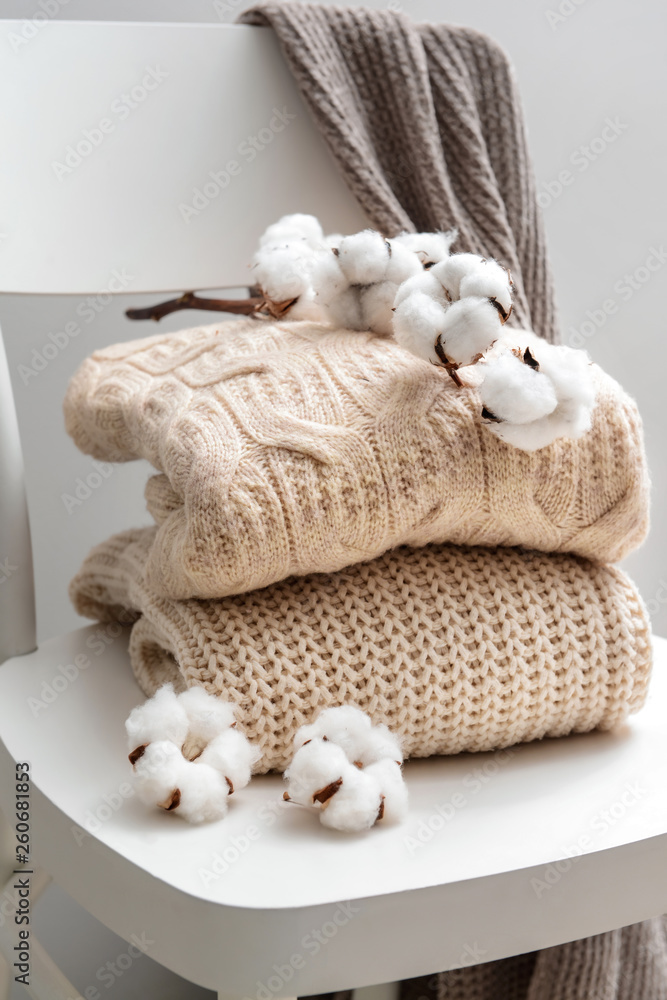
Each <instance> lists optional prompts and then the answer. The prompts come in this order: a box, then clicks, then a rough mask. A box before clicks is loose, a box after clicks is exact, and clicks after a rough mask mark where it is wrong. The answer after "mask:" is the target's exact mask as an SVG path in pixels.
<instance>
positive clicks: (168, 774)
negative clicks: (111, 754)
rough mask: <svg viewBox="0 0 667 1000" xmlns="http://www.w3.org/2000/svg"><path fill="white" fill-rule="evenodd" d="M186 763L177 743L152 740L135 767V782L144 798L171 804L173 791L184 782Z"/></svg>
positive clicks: (146, 800) (148, 801) (143, 800)
mask: <svg viewBox="0 0 667 1000" xmlns="http://www.w3.org/2000/svg"><path fill="white" fill-rule="evenodd" d="M186 763H187V761H185V760H184V758H183V754H182V753H181V750H180V747H178V746H176V744H175V743H172V742H171V741H169V740H155V741H154V742H152V743H149V745H148V746H147V747H146V749H145V750H144V752H143V754H142V755H141V757H139V758H138V760H137V761H136V763H135V764H134V766H133V769H132V784H133V786H134V788H135V791H136V793H137V795H138V797H139V798H140V799H141V801H142V802H143V803H144V804H145V805H148V806H157V805H160V804H162V803H169V801H170V799H171V796H172V793H173V792H174V791H175V790H176V789H177V788H179V787H180V784H181V783H182V779H183V774H184V770H185V767H184V765H185V764H186ZM163 808H165V807H164V806H163Z"/></svg>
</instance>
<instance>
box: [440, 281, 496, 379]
mask: <svg viewBox="0 0 667 1000" xmlns="http://www.w3.org/2000/svg"><path fill="white" fill-rule="evenodd" d="M500 330H501V323H500V318H499V316H498V313H497V312H496V310H495V308H494V307H493V306H492V305H491V303H490V302H489V300H488V299H481V298H474V297H471V298H466V299H461V300H459V301H458V302H453V303H452V305H451V306H450V307H449V309H447V311H446V314H445V318H444V323H443V324H442V325H441V327H440V344H441V345H442V348H443V350H444V353H445V356H446V357H447V358H448V359H449V360H450V361H455V362H456V363H457V364H459V365H469V364H471V363H472V362H473V360H474V358H476V357H477V355H479V354H483V353H484V352H485V351H486V350H488V348H489V347H490V346H491V344H493V342H494V341H495V340H496V338H497V337H498V336H499V335H500Z"/></svg>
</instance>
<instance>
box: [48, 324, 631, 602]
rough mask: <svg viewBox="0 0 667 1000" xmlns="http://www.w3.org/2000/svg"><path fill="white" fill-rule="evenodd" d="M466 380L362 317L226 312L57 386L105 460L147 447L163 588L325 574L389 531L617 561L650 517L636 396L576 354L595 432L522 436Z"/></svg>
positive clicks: (167, 591) (227, 586)
mask: <svg viewBox="0 0 667 1000" xmlns="http://www.w3.org/2000/svg"><path fill="white" fill-rule="evenodd" d="M479 368H480V366H475V367H473V368H467V369H463V370H462V372H463V377H464V379H465V380H466V382H468V383H469V386H468V387H464V388H460V389H459V388H457V387H456V386H455V385H454V383H453V382H452V381H451V379H449V378H448V376H447V374H446V372H444V371H443V370H442V369H440V368H436V367H434V366H432V365H429V364H428V363H427V362H425V361H422V360H420V359H418V358H415V357H413V356H412V355H411V354H408V353H407V352H406V351H404V350H402V349H401V348H400V347H399V346H398V345H397V344H395V343H393V342H392V341H389V340H386V339H384V338H382V337H378V336H376V335H374V334H371V333H356V332H352V331H349V330H336V329H332V328H331V327H327V326H321V325H318V324H315V323H311V322H281V323H276V322H268V321H261V320H259V321H258V320H252V319H241V320H234V321H229V322H221V323H217V324H213V325H210V326H204V327H197V328H194V329H189V330H182V331H180V332H178V333H170V334H158V335H157V336H154V337H149V338H147V339H145V340H138V341H132V342H129V343H123V344H117V345H115V346H113V347H109V348H105V349H103V350H99V351H96V352H95V353H94V354H93V355H92V357H90V358H89V359H87V360H86V361H84V362H83V364H82V365H81V367H80V368H79V370H78V371H77V372H76V374H75V375H74V377H73V378H72V380H71V382H70V385H69V388H68V392H67V396H66V399H65V416H66V424H67V429H68V431H69V433H70V434H71V435H72V437H73V438H74V441H75V442H76V444H77V445H78V446H79V448H81V449H82V451H84V452H86V453H89V454H91V455H94V456H95V457H96V458H98V459H102V460H105V461H111V462H114V461H128V460H130V459H136V458H146V459H148V461H149V462H151V463H152V464H153V465H154V466H155V468H156V469H157V470H159V472H160V473H161V475H158V476H155V477H153V478H152V479H150V480H149V482H148V484H147V488H146V498H147V503H148V508H149V510H150V512H151V514H152V515H153V517H154V518H155V521H156V522H157V524H158V526H159V530H158V531H157V533H156V534H155V537H154V542H153V545H152V548H151V550H150V553H149V554H148V557H147V565H146V578H147V582H148V585H149V586H150V588H151V589H152V591H154V592H155V593H156V594H161V595H163V596H164V597H171V598H176V599H181V598H183V599H184V598H191V597H201V598H209V597H224V596H226V595H228V594H234V593H240V592H243V591H250V590H254V589H256V588H258V587H265V586H267V585H269V584H271V583H274V582H276V581H278V580H281V579H285V578H287V577H289V576H293V575H304V574H307V573H313V572H327V573H329V572H333V571H336V570H339V569H343V568H344V567H346V566H351V565H354V564H356V563H358V562H361V561H363V560H366V559H372V558H375V557H376V556H378V555H380V554H381V553H383V552H385V551H387V550H388V549H390V548H393V547H395V546H398V545H411V546H421V545H426V544H428V543H432V542H437V543H443V542H452V543H456V544H460V545H489V546H493V545H522V546H525V547H527V548H531V549H540V550H542V551H548V552H573V553H576V554H579V555H582V556H585V557H587V558H590V559H595V560H600V561H604V562H607V561H616V560H618V559H621V558H623V557H624V556H625V555H627V553H628V552H630V551H632V550H633V549H634V548H636V547H637V545H638V544H639V543H640V542H641V541H642V540H643V538H644V536H645V534H646V531H647V528H648V495H649V490H648V476H647V470H646V461H645V456H644V447H643V441H642V431H641V422H640V418H639V414H638V412H637V408H636V405H635V403H634V402H633V401H632V400H631V399H630V398H629V397H628V396H627V395H626V394H625V393H624V392H623V390H622V389H621V388H620V387H619V385H618V384H617V383H616V382H614V380H613V379H611V378H610V377H609V376H607V375H605V374H604V372H602V371H601V370H600V369H599V368H598V367H597V366H593V372H594V378H595V382H596V386H597V402H596V407H595V411H594V415H593V427H592V430H591V431H590V432H589V433H587V434H586V435H584V437H582V438H581V439H579V440H577V441H573V440H570V439H565V438H563V439H560V440H557V441H555V442H554V443H553V444H551V445H550V446H548V447H547V448H543V449H542V450H540V451H538V452H533V453H528V452H524V451H521V450H519V449H517V448H514V447H512V446H510V445H508V444H505V443H504V442H503V441H501V440H499V438H498V437H496V436H495V435H494V434H493V433H492V432H491V431H490V430H489V428H488V427H486V426H485V425H484V424H483V422H482V420H481V403H480V400H479V394H478V392H477V390H476V389H475V387H474V386H475V381H476V380H477V381H479Z"/></svg>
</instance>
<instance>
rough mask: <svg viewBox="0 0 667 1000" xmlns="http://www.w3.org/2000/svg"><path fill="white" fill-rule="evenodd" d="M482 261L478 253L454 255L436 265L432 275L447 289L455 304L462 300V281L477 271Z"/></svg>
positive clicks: (432, 269)
mask: <svg viewBox="0 0 667 1000" xmlns="http://www.w3.org/2000/svg"><path fill="white" fill-rule="evenodd" d="M481 259H482V258H481V257H480V256H479V255H478V254H476V253H454V254H452V255H451V256H450V257H446V258H445V259H444V260H441V261H440V262H439V263H437V264H435V265H434V266H433V267H432V268H431V273H432V274H433V275H434V277H436V278H437V279H438V281H439V282H440V284H441V285H442V287H443V288H446V289H447V293H448V295H449V297H450V299H451V300H452V302H455V301H456V300H457V299H460V298H461V281H462V279H463V278H465V277H466V276H467V275H469V274H472V273H474V272H475V271H476V270H477V267H478V266H479V263H480V261H481Z"/></svg>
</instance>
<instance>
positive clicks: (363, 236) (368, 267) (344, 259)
mask: <svg viewBox="0 0 667 1000" xmlns="http://www.w3.org/2000/svg"><path fill="white" fill-rule="evenodd" d="M390 254H391V245H390V243H389V242H388V240H386V239H385V238H384V236H382V235H381V234H380V233H378V232H376V231H375V230H374V229H364V230H363V232H361V233H355V234H354V235H353V236H344V237H343V239H342V240H341V241H340V243H339V245H338V247H337V248H336V252H335V256H336V257H337V259H338V265H339V267H340V269H341V271H342V272H343V275H344V276H345V279H346V280H347V283H348V284H350V285H372V284H374V283H375V282H377V281H382V280H383V279H384V276H385V272H386V270H387V266H388V264H389V259H390Z"/></svg>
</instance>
